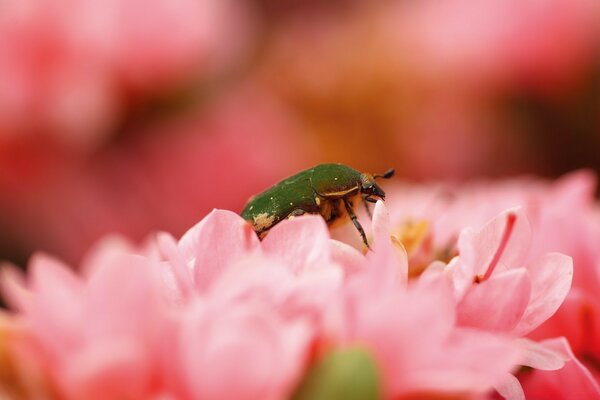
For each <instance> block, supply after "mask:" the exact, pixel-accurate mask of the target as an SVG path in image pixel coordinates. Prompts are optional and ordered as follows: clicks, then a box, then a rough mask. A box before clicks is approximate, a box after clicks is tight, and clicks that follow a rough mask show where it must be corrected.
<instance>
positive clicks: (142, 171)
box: [0, 84, 311, 263]
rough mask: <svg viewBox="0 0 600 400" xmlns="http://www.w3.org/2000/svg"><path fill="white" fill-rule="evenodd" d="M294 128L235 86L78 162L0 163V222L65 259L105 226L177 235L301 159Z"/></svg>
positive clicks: (272, 107) (139, 235)
mask: <svg viewBox="0 0 600 400" xmlns="http://www.w3.org/2000/svg"><path fill="white" fill-rule="evenodd" d="M231 115H235V116H236V117H235V118H231ZM296 132H297V131H296V129H295V123H294V121H293V120H292V119H291V118H289V116H288V114H287V111H286V110H285V108H284V107H283V106H282V105H281V104H279V103H278V102H277V101H275V100H274V99H273V98H272V97H271V96H269V95H268V94H267V93H265V92H264V91H261V90H260V89H258V88H257V87H256V86H254V85H251V84H249V85H247V86H244V87H238V88H237V89H236V90H235V91H233V92H232V93H228V94H226V95H223V96H221V97H220V98H219V99H216V100H215V101H213V102H212V104H210V105H209V106H206V107H204V108H203V109H202V110H198V109H194V110H191V111H190V113H189V114H186V115H182V116H180V117H179V118H176V119H174V120H171V121H165V122H162V123H157V124H154V125H152V126H151V127H148V128H138V129H136V130H135V131H134V132H131V136H130V138H129V139H128V140H124V141H123V142H122V143H120V144H118V145H115V146H112V147H110V148H107V149H105V150H104V151H102V152H99V153H98V154H96V155H95V156H94V157H92V158H91V159H89V160H87V161H85V162H77V163H75V164H76V165H70V166H64V165H61V164H60V161H59V162H54V161H52V160H45V159H42V161H40V162H39V165H34V166H32V169H35V171H28V169H27V166H25V167H23V168H17V169H18V170H19V171H21V174H23V175H25V176H22V175H17V176H16V177H15V176H13V173H12V171H13V169H11V168H8V169H6V170H2V169H0V182H2V180H3V179H2V178H3V175H4V174H6V178H7V181H10V183H8V182H7V183H6V184H5V185H4V191H3V195H2V196H1V197H0V219H3V220H4V221H5V223H4V226H5V229H6V232H8V231H10V234H8V233H6V234H7V235H10V238H11V240H13V241H16V242H17V243H18V244H20V245H21V246H23V247H24V248H25V249H28V250H30V251H33V250H35V249H38V250H39V249H42V250H44V251H47V252H50V253H52V254H57V255H60V256H61V257H62V258H64V259H66V260H68V261H69V262H71V263H78V261H79V259H80V257H81V256H82V254H83V252H84V251H85V250H86V249H87V248H89V246H91V245H92V243H94V241H96V240H98V239H99V238H100V237H101V236H102V235H104V234H107V233H111V232H116V233H120V234H123V235H125V236H126V237H128V238H130V239H132V240H136V241H139V240H142V239H143V238H144V237H145V236H146V235H148V234H149V233H150V232H152V231H154V230H157V229H161V230H166V231H169V232H172V233H174V234H176V235H180V234H181V233H183V232H184V231H185V229H186V228H187V227H189V226H190V225H191V224H192V223H193V222H194V221H196V220H197V219H198V218H199V216H201V215H204V214H206V213H207V212H209V211H210V210H211V209H212V208H213V207H215V206H218V207H221V208H227V209H231V210H241V208H242V207H243V205H244V202H245V201H246V200H247V198H248V197H249V196H250V195H251V194H252V193H256V192H258V191H260V190H262V189H264V188H265V187H267V186H269V185H271V184H273V183H274V182H276V181H277V179H278V178H279V177H281V176H282V175H286V174H288V173H292V172H293V171H294V170H296V169H298V168H300V167H301V166H302V165H304V164H305V163H306V160H305V154H306V153H308V152H309V149H310V148H311V143H310V142H308V141H307V140H302V141H299V140H297V137H296ZM281 149H287V150H285V151H282V150H281ZM292 149H293V151H292ZM0 162H1V160H0ZM57 164H58V165H57ZM28 172H29V173H28ZM0 187H1V185H0Z"/></svg>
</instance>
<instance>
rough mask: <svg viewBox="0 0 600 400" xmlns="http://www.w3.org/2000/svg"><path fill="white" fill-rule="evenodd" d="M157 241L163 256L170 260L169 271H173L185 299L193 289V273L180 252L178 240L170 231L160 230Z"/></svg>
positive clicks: (178, 287)
mask: <svg viewBox="0 0 600 400" xmlns="http://www.w3.org/2000/svg"><path fill="white" fill-rule="evenodd" d="M157 243H158V248H159V250H160V252H161V253H162V255H163V257H164V258H166V259H167V260H168V261H169V263H168V264H169V266H170V269H169V271H170V272H171V273H172V276H173V279H174V280H175V282H176V284H177V289H178V290H179V292H180V293H181V297H182V298H184V299H187V298H189V296H190V295H191V294H192V290H193V281H192V274H191V271H190V268H189V267H188V266H187V265H186V263H185V260H184V259H183V257H182V256H181V254H180V253H179V249H178V248H177V241H175V238H174V237H173V236H171V235H170V234H169V233H166V232H160V233H158V236H157Z"/></svg>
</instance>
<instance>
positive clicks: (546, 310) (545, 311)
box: [513, 253, 573, 336]
mask: <svg viewBox="0 0 600 400" xmlns="http://www.w3.org/2000/svg"><path fill="white" fill-rule="evenodd" d="M527 269H528V271H529V275H530V276H531V282H532V287H531V301H530V302H529V305H528V306H527V309H526V310H525V314H524V315H523V318H522V319H521V321H520V322H519V324H518V325H517V327H516V328H515V329H514V332H513V333H514V334H515V335H517V336H523V335H525V334H527V333H529V332H531V331H532V330H533V329H535V328H537V327H538V326H539V325H540V324H541V323H543V322H544V321H546V320H547V319H548V318H550V317H551V316H552V315H553V314H554V313H555V312H556V310H557V309H558V307H560V305H561V304H562V302H563V300H564V299H565V297H566V296H567V294H568V293H569V289H570V288H571V281H572V280H573V260H572V259H571V257H568V256H565V255H563V254H559V253H549V254H546V255H545V256H543V257H542V258H541V259H539V260H537V261H534V262H532V263H530V264H529V265H528V266H527Z"/></svg>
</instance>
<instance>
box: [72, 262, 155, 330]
mask: <svg viewBox="0 0 600 400" xmlns="http://www.w3.org/2000/svg"><path fill="white" fill-rule="evenodd" d="M160 271H161V268H160V266H159V264H158V261H155V260H150V259H147V258H145V257H142V256H137V255H115V256H114V258H113V259H112V261H111V262H109V263H107V264H105V265H104V266H103V267H102V268H98V269H96V271H95V273H94V274H93V275H92V276H90V278H89V282H88V287H87V302H86V304H85V307H86V313H87V314H88V315H90V316H92V315H93V318H89V320H87V321H86V324H85V325H84V326H83V327H82V328H83V330H84V331H85V332H86V333H87V337H88V338H90V339H91V340H112V339H113V338H115V337H123V336H125V337H130V336H137V337H139V338H148V337H151V336H152V333H153V331H155V330H156V329H157V325H159V324H160V318H161V316H162V306H163V304H162V298H163V297H162V295H163V281H162V277H161V275H160ZM80 329H81V328H80Z"/></svg>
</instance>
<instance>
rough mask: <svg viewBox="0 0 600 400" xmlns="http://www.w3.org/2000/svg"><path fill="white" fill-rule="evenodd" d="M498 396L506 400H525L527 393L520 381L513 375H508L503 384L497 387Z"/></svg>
mask: <svg viewBox="0 0 600 400" xmlns="http://www.w3.org/2000/svg"><path fill="white" fill-rule="evenodd" d="M495 388H496V390H497V391H498V394H499V395H500V396H502V397H503V398H505V399H506V400H525V393H523V388H522V387H521V383H520V382H519V380H518V379H517V378H516V377H515V376H514V375H511V374H506V375H505V379H504V380H503V381H502V383H500V384H498V385H496V386H495Z"/></svg>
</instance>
